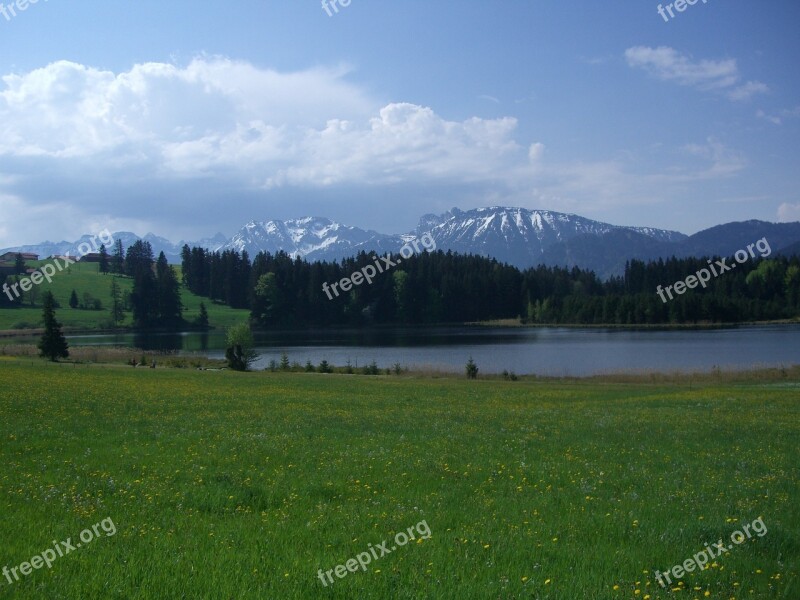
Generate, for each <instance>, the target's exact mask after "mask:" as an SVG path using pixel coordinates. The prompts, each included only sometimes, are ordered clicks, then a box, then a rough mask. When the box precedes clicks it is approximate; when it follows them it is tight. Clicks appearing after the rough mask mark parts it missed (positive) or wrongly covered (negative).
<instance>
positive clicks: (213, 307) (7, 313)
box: [0, 260, 249, 331]
mask: <svg viewBox="0 0 800 600" xmlns="http://www.w3.org/2000/svg"><path fill="white" fill-rule="evenodd" d="M50 262H52V261H46V260H45V261H36V262H32V261H29V262H28V266H29V267H31V268H35V267H39V266H42V265H44V264H46V263H50ZM59 264H61V263H59ZM99 269H100V267H99V265H98V263H76V264H74V265H71V266H69V267H68V268H66V269H64V270H63V271H60V272H56V274H55V275H54V276H53V278H52V281H51V282H50V283H48V282H47V281H46V280H45V281H43V282H42V283H41V284H40V285H38V286H33V293H34V305H33V306H31V302H30V292H25V293H24V294H23V306H22V307H21V308H14V309H0V331H2V330H17V329H28V328H38V327H41V326H42V306H41V305H42V296H43V294H44V292H46V291H50V292H52V294H53V296H55V298H56V300H57V301H58V303H59V304H60V305H61V308H59V309H57V311H56V317H57V318H58V320H59V321H60V322H61V324H62V325H64V327H65V328H68V329H71V330H95V329H102V328H104V327H106V326H107V325H108V323H109V322H110V321H111V310H110V308H111V281H112V279H114V278H116V280H117V284H118V285H119V287H120V290H122V293H125V292H130V291H131V288H132V286H133V280H132V279H131V278H129V277H119V276H117V277H115V276H113V275H110V274H109V275H103V274H102V273H100V271H99ZM176 271H177V273H178V278H179V279H180V268H176ZM72 290H75V292H76V293H77V295H78V300H79V301H82V299H83V293H84V292H88V293H90V294H91V295H92V296H93V297H95V298H99V299H100V301H101V302H102V304H103V309H102V310H83V309H72V308H70V306H69V298H70V294H71V293H72ZM12 293H13V292H12ZM181 301H182V302H183V306H184V313H183V317H184V319H186V320H187V321H189V322H192V321H194V319H195V318H197V317H198V316H199V314H200V303H201V302H205V305H206V310H207V311H208V319H209V323H210V325H211V326H212V327H216V328H222V329H224V328H227V327H230V326H231V325H234V324H236V323H241V322H242V321H245V320H247V318H248V317H249V311H247V310H239V309H234V308H230V307H228V306H225V305H221V304H214V303H213V302H211V300H209V299H208V298H201V297H200V296H195V295H194V294H192V293H191V292H190V291H189V290H188V289H186V287H185V286H183V285H182V286H181ZM130 325H131V314H130V313H125V320H124V321H123V322H122V326H123V327H125V326H130Z"/></svg>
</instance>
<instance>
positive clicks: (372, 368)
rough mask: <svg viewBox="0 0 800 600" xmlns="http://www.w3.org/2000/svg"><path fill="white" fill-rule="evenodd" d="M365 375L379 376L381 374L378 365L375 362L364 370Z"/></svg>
mask: <svg viewBox="0 0 800 600" xmlns="http://www.w3.org/2000/svg"><path fill="white" fill-rule="evenodd" d="M362 372H363V373H364V375H377V374H378V373H379V370H378V364H377V363H376V362H375V361H374V360H373V361H372V362H371V363H369V364H368V365H367V366H366V367H364V369H363V370H362Z"/></svg>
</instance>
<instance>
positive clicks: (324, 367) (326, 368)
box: [317, 359, 333, 373]
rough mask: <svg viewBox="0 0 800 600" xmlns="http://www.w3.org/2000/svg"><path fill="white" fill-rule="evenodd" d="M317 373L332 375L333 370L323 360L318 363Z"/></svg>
mask: <svg viewBox="0 0 800 600" xmlns="http://www.w3.org/2000/svg"><path fill="white" fill-rule="evenodd" d="M317 371H319V372H320V373H333V369H331V366H330V365H329V364H328V361H327V360H324V359H323V360H322V362H321V363H319V368H318V369H317Z"/></svg>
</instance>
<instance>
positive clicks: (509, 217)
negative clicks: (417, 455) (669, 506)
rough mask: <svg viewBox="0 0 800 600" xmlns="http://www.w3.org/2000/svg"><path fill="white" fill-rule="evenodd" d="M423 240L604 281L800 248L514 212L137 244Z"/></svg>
mask: <svg viewBox="0 0 800 600" xmlns="http://www.w3.org/2000/svg"><path fill="white" fill-rule="evenodd" d="M426 233H429V234H430V235H431V236H432V237H433V239H434V240H435V242H436V248H437V249H438V250H444V251H448V250H452V251H453V252H459V253H465V254H466V253H470V254H475V255H480V256H488V257H493V258H496V259H497V260H499V261H502V262H506V263H509V264H512V265H514V266H516V267H519V268H521V269H525V268H528V267H533V266H537V265H539V264H545V265H550V266H566V267H573V266H577V267H580V268H583V269H591V270H593V271H595V272H596V273H597V274H598V275H599V276H601V277H603V278H606V277H609V276H613V275H619V274H621V273H622V271H623V270H624V267H625V262H626V261H628V260H630V259H633V258H636V259H641V260H656V259H658V258H668V257H670V256H677V257H688V256H729V255H732V254H733V253H734V252H736V251H737V250H739V249H743V248H746V247H747V245H748V244H751V243H754V242H755V241H757V240H759V239H761V238H767V241H768V242H769V244H770V247H771V249H772V251H773V253H778V252H782V253H784V254H794V253H796V252H797V250H798V248H800V222H795V223H769V222H766V221H756V220H753V221H744V222H734V223H727V224H724V225H717V226H715V227H712V228H710V229H706V230H704V231H700V232H698V233H696V234H694V235H691V236H688V235H685V234H683V233H680V232H677V231H668V230H664V229H655V228H651V227H625V226H618V225H611V224H609V223H602V222H600V221H594V220H591V219H587V218H585V217H581V216H578V215H572V214H565V213H559V212H554V211H549V210H528V209H524V208H513V207H489V208H475V209H472V210H467V211H462V210H460V209H458V208H453V209H452V210H450V211H448V212H446V213H444V214H441V215H433V214H428V215H424V216H422V217H421V218H420V220H419V225H418V226H417V228H416V229H415V230H414V231H411V232H409V233H407V234H401V235H396V234H383V233H378V232H376V231H371V230H364V229H359V228H358V227H353V226H349V225H343V224H341V223H337V222H335V221H332V220H330V219H327V218H324V217H305V218H301V219H290V220H287V221H279V220H271V221H263V222H259V221H251V222H249V223H247V224H246V225H244V226H243V227H242V228H241V229H240V230H239V231H238V232H236V234H234V235H233V237H231V238H226V237H225V236H224V235H223V234H221V233H218V234H216V235H215V236H213V237H210V238H206V239H203V240H199V241H196V242H184V241H181V242H178V243H177V244H174V243H172V242H170V241H169V240H167V239H165V238H162V237H158V236H156V235H153V234H152V233H148V234H147V235H145V236H144V237H143V238H141V239H144V240H145V241H147V242H150V244H151V246H152V247H153V251H154V252H155V253H156V255H157V254H158V253H159V252H162V251H163V252H164V254H165V255H166V257H167V259H168V260H169V261H170V262H171V263H173V264H179V263H180V260H181V259H180V253H181V248H182V247H183V245H184V244H185V243H186V244H188V245H189V246H201V247H203V248H206V249H208V250H213V251H221V250H226V249H233V250H236V251H242V250H246V251H247V252H248V254H249V255H250V257H251V258H252V257H254V256H255V255H256V254H257V253H258V252H261V251H265V252H270V253H273V254H274V253H276V252H278V251H281V250H282V251H284V252H286V253H288V254H290V255H291V256H293V257H298V256H299V257H302V258H304V259H306V260H308V261H315V260H327V261H332V260H342V259H343V258H346V257H349V256H353V255H355V254H357V253H358V252H360V251H362V250H363V251H365V252H370V251H375V252H378V253H379V254H383V253H386V252H390V253H397V252H399V250H400V248H401V247H402V246H403V245H404V244H405V243H406V242H408V241H410V240H413V239H415V238H417V237H420V236H422V235H424V234H426ZM113 235H114V238H115V239H120V240H122V243H123V245H124V246H125V247H126V248H127V247H128V246H130V245H131V244H133V242H135V241H136V240H138V239H140V238H139V236H137V235H136V234H134V233H131V232H117V233H115V234H113ZM90 238H91V236H89V235H84V236H82V237H81V238H80V239H79V240H76V241H75V242H66V241H64V242H58V243H52V242H42V243H40V244H33V245H27V246H18V247H13V248H5V249H2V250H0V254H3V253H5V252H32V253H36V254H39V255H40V256H41V257H47V256H50V255H54V254H65V253H67V252H69V253H70V254H71V255H73V256H75V255H78V254H79V252H78V246H79V245H80V244H81V242H85V241H88V240H89V239H90ZM109 250H110V249H109Z"/></svg>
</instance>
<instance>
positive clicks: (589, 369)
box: [68, 325, 800, 376]
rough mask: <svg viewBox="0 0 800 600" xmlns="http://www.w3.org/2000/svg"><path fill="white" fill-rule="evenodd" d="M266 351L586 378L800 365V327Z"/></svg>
mask: <svg viewBox="0 0 800 600" xmlns="http://www.w3.org/2000/svg"><path fill="white" fill-rule="evenodd" d="M68 340H69V343H70V344H71V345H74V346H84V345H114V346H127V347H138V348H145V349H151V350H155V349H177V350H181V351H184V352H200V353H203V354H205V355H207V356H209V357H211V358H223V357H224V341H225V340H224V335H223V334H222V333H210V334H199V333H183V334H177V335H155V336H137V335H133V334H128V335H90V336H70V337H68ZM256 343H257V345H258V351H259V353H260V354H261V358H260V359H259V361H258V362H257V363H256V364H255V365H254V368H264V367H266V366H267V365H268V364H269V361H270V360H273V359H274V360H277V361H279V360H280V357H281V354H282V353H284V352H285V353H286V354H287V355H288V356H289V360H291V361H292V362H294V361H297V362H299V363H301V364H303V365H304V364H305V363H306V361H307V360H310V361H311V362H312V363H313V364H314V365H318V364H319V362H320V361H321V360H323V359H325V360H327V361H328V362H329V363H331V364H333V365H337V366H344V365H345V364H346V363H347V361H348V360H349V361H350V364H352V365H353V367H356V366H358V367H361V366H364V365H365V364H369V363H370V362H371V361H373V360H374V361H376V362H377V364H378V366H379V367H381V368H390V367H392V365H394V364H395V363H400V364H401V365H402V366H403V367H411V368H416V369H421V368H432V369H437V370H442V371H453V372H463V369H464V364H465V363H466V362H467V359H468V358H469V357H470V356H472V357H473V359H474V360H475V362H476V364H477V365H478V367H479V368H480V372H481V373H500V372H502V371H503V370H504V369H507V370H509V371H514V372H516V373H517V374H520V375H521V374H537V375H555V376H563V375H572V376H585V375H593V374H599V373H621V372H641V371H650V370H657V371H675V370H680V371H709V370H711V369H712V368H714V367H720V368H722V369H744V368H751V367H759V366H789V365H792V364H800V325H770V326H763V327H737V328H732V329H713V330H675V331H672V330H671V331H631V330H620V329H589V328H587V329H571V328H570V329H567V328H560V327H553V328H497V327H455V328H453V327H450V328H433V329H388V330H378V331H375V330H372V331H317V332H291V333H286V332H271V333H264V334H257V335H256Z"/></svg>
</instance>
